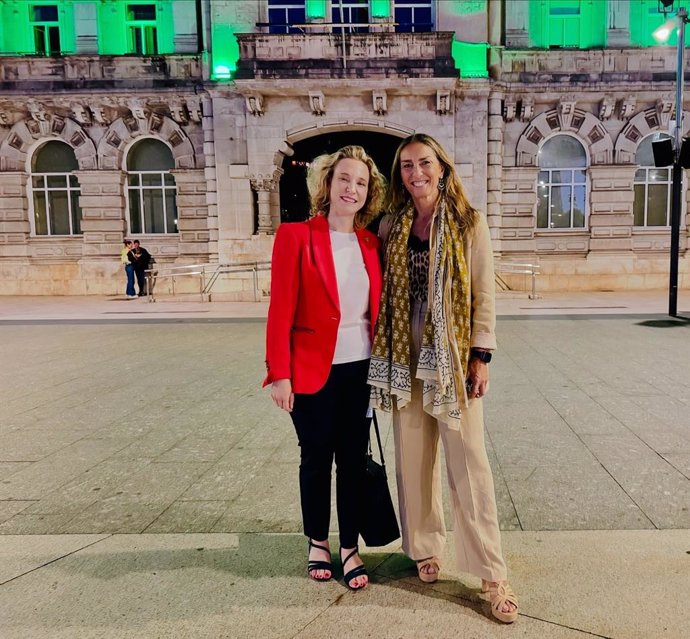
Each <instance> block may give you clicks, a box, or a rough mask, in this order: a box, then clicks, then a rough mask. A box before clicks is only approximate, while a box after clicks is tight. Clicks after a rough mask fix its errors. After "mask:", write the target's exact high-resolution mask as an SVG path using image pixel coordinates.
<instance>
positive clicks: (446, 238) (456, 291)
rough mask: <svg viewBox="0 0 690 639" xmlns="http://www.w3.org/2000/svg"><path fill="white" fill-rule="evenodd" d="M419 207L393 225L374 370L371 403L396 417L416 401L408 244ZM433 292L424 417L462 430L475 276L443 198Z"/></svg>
mask: <svg viewBox="0 0 690 639" xmlns="http://www.w3.org/2000/svg"><path fill="white" fill-rule="evenodd" d="M413 214H414V208H413V206H412V204H411V203H410V204H409V205H408V206H406V207H405V208H404V209H403V210H402V211H401V212H400V213H399V214H397V215H396V216H395V219H394V220H393V223H392V226H391V229H390V233H389V235H388V240H387V243H386V251H385V265H384V276H383V291H382V294H381V308H380V310H379V317H378V321H377V324H376V335H375V337H374V344H373V347H372V354H371V365H370V367H369V383H370V384H371V394H372V403H373V404H374V405H375V406H377V407H378V408H380V409H382V410H391V407H392V403H393V399H392V398H393V397H395V402H396V406H397V407H398V408H402V407H403V406H405V404H407V403H408V402H409V401H410V399H411V397H412V374H411V370H410V344H411V332H410V289H409V273H408V263H407V242H408V239H409V236H410V231H411V229H412V219H413ZM429 247H430V250H429V293H428V300H429V301H428V309H427V313H426V317H425V319H424V333H423V338H422V346H421V350H420V353H419V362H418V364H417V371H416V377H417V378H418V379H421V380H423V382H424V384H423V398H422V401H423V405H424V411H425V412H427V413H429V414H430V415H433V416H434V417H436V418H437V419H441V420H442V421H444V422H446V423H447V424H448V425H449V426H450V427H451V428H455V429H458V428H460V414H461V405H463V406H465V405H466V395H465V382H464V380H465V371H466V370H467V362H468V359H469V352H470V299H469V290H470V289H469V275H468V272H467V264H466V262H465V254H464V246H463V237H462V229H461V227H460V224H459V223H458V221H457V220H456V219H454V216H452V215H449V214H448V213H447V209H446V205H445V198H444V197H441V200H440V202H439V205H438V207H437V209H436V211H435V212H434V215H433V217H432V219H431V233H430V237H429Z"/></svg>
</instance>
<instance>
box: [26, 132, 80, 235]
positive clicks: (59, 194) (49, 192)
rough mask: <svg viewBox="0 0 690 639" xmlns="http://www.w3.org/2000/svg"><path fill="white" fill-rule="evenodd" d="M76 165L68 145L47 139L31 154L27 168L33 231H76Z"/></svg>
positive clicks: (46, 232) (74, 233)
mask: <svg viewBox="0 0 690 639" xmlns="http://www.w3.org/2000/svg"><path fill="white" fill-rule="evenodd" d="M78 168H79V164H78V163H77V158H76V156H75V155H74V150H73V149H72V147H70V146H68V145H67V144H65V143H64V142H58V141H51V142H47V143H46V144H44V145H43V146H42V147H41V148H40V149H39V150H38V151H37V152H36V154H35V156H34V158H33V162H32V169H31V193H32V196H33V197H32V203H33V231H34V234H35V235H79V234H80V233H81V208H80V207H79V192H80V189H79V181H78V180H77V178H76V176H75V175H72V173H71V172H72V171H75V170H76V169H78Z"/></svg>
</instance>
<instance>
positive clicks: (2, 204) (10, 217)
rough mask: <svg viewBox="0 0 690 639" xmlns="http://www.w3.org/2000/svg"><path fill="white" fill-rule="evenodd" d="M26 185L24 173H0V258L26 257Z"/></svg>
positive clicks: (28, 231)
mask: <svg viewBox="0 0 690 639" xmlns="http://www.w3.org/2000/svg"><path fill="white" fill-rule="evenodd" d="M26 187H27V176H26V174H25V173H23V172H22V173H19V172H14V171H13V172H2V173H0V260H6V259H17V258H25V257H28V241H29V236H30V234H31V225H30V224H29V216H28V214H27V212H28V210H29V207H28V202H27V196H26Z"/></svg>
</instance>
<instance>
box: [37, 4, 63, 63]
mask: <svg viewBox="0 0 690 639" xmlns="http://www.w3.org/2000/svg"><path fill="white" fill-rule="evenodd" d="M29 14H30V22H31V28H32V32H33V39H34V50H35V53H36V54H37V55H60V51H61V49H60V22H59V18H58V6H57V5H56V4H41V5H31V6H30V7H29Z"/></svg>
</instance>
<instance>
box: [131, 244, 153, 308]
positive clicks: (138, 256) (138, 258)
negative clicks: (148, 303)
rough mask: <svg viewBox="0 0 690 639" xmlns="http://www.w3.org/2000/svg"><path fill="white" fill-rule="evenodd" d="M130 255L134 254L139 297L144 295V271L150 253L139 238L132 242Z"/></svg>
mask: <svg viewBox="0 0 690 639" xmlns="http://www.w3.org/2000/svg"><path fill="white" fill-rule="evenodd" d="M132 255H133V256H134V262H133V264H134V274H135V275H136V276H137V287H138V288H139V297H143V296H144V295H146V271H147V270H148V269H149V266H150V264H151V253H149V252H148V251H147V250H146V249H145V248H144V247H143V246H141V243H140V242H139V240H134V242H133V243H132Z"/></svg>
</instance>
